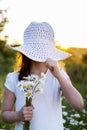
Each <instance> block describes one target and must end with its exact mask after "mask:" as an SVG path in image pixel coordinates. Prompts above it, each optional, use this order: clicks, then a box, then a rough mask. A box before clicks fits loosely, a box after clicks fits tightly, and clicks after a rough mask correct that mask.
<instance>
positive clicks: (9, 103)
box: [2, 22, 84, 130]
mask: <svg viewBox="0 0 87 130" xmlns="http://www.w3.org/2000/svg"><path fill="white" fill-rule="evenodd" d="M12 49H14V50H16V51H18V52H20V54H21V57H22V60H21V66H20V69H19V70H18V72H12V73H9V74H8V75H7V78H6V82H5V92H4V99H3V106H2V118H3V121H5V122H7V123H14V122H17V124H16V126H15V130H23V122H24V121H30V122H31V123H30V130H63V119H62V107H61V100H60V97H61V94H60V92H61V91H62V92H63V94H64V96H65V97H66V99H67V100H68V102H69V104H70V105H71V106H72V107H73V108H74V109H76V110H79V111H80V110H82V109H83V107H84V103H83V99H82V96H81V95H80V93H79V92H78V91H77V90H76V89H75V87H74V86H73V85H72V83H71V81H70V78H69V76H68V75H67V74H66V72H64V71H63V70H62V69H61V68H60V67H59V65H58V61H59V60H63V59H65V58H67V57H68V56H70V54H68V53H66V52H63V51H61V50H58V49H56V48H55V42H54V31H53V29H52V27H51V26H50V25H49V24H48V23H46V22H41V23H37V22H32V23H31V24H30V25H29V26H28V27H27V28H26V29H25V32H24V44H23V45H21V46H19V47H12ZM41 72H43V73H44V74H45V76H46V79H45V83H44V85H43V93H42V94H40V93H38V94H36V95H35V97H34V98H33V101H32V105H31V106H25V97H24V95H23V92H22V91H20V90H19V89H18V86H17V84H18V81H21V80H22V79H23V76H28V75H31V74H34V75H38V76H40V74H41ZM40 85H41V84H40ZM14 106H15V110H14V109H13V108H14Z"/></svg>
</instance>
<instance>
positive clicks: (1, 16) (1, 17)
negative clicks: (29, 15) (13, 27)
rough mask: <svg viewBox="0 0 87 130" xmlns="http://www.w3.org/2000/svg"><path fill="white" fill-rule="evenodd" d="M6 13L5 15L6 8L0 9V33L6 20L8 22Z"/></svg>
mask: <svg viewBox="0 0 87 130" xmlns="http://www.w3.org/2000/svg"><path fill="white" fill-rule="evenodd" d="M6 15H7V10H6V9H4V10H0V34H1V33H2V31H3V30H4V27H5V24H6V23H7V22H9V21H8V18H7V16H6Z"/></svg>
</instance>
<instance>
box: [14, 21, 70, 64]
mask: <svg viewBox="0 0 87 130" xmlns="http://www.w3.org/2000/svg"><path fill="white" fill-rule="evenodd" d="M54 40H55V39H54V31H53V29H52V27H51V26H50V25H49V24H48V23H47V22H31V23H30V24H29V26H28V27H27V28H26V29H25V31H24V43H23V45H21V46H18V47H12V49H14V50H16V51H19V52H21V53H22V54H24V55H25V56H27V57H28V58H30V59H32V60H34V61H38V62H45V61H46V60H47V59H48V58H52V59H54V60H57V61H58V60H63V59H65V58H67V57H69V56H70V54H69V53H67V52H64V51H61V50H59V49H57V48H56V47H55V41H54Z"/></svg>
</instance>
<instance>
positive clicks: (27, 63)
mask: <svg viewBox="0 0 87 130" xmlns="http://www.w3.org/2000/svg"><path fill="white" fill-rule="evenodd" d="M30 67H31V59H29V58H27V57H26V56H25V55H24V54H22V53H18V54H17V56H16V65H15V67H14V70H16V71H18V72H19V77H18V79H19V80H22V79H23V76H27V75H28V74H30Z"/></svg>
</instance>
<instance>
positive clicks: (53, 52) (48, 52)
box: [11, 43, 71, 62]
mask: <svg viewBox="0 0 87 130" xmlns="http://www.w3.org/2000/svg"><path fill="white" fill-rule="evenodd" d="M52 44H53V43H51V45H49V46H47V45H46V44H44V47H42V48H43V49H42V48H40V47H41V46H43V44H41V45H40V47H38V45H37V44H36V45H35V44H34V45H33V44H30V45H26V44H25V45H21V46H18V47H11V48H12V49H13V50H16V51H18V52H21V53H22V54H24V55H25V56H27V57H28V58H30V59H32V60H34V61H38V62H45V61H46V60H47V59H48V58H52V59H53V60H56V61H59V60H64V59H66V58H68V57H69V56H71V54H70V53H67V52H65V51H62V50H59V49H57V48H55V47H54V45H53V46H52ZM44 48H45V49H44Z"/></svg>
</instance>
